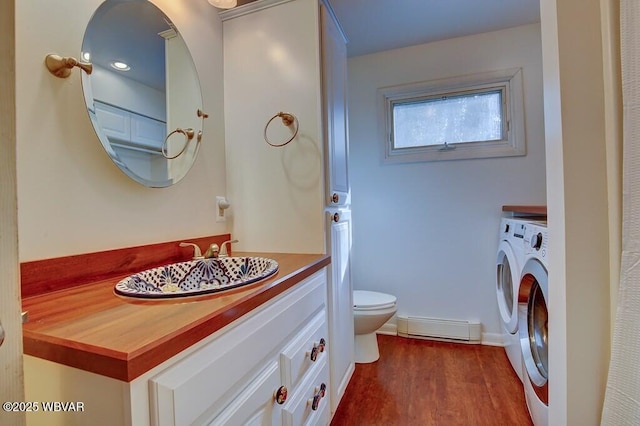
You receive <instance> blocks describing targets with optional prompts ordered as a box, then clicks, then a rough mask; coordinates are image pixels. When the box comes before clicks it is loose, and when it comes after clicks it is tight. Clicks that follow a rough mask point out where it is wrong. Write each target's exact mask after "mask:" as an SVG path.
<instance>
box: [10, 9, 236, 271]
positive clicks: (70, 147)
mask: <svg viewBox="0 0 640 426" xmlns="http://www.w3.org/2000/svg"><path fill="white" fill-rule="evenodd" d="M100 3H101V1H100V0H67V1H65V2H62V3H55V4H54V3H43V2H41V1H35V0H24V1H22V0H21V1H19V2H16V23H17V24H16V39H17V46H18V47H17V49H16V55H17V58H16V61H17V70H18V71H17V81H16V88H17V151H18V153H17V168H18V215H19V239H20V261H23V262H24V261H28V260H35V259H42V258H49V257H57V256H64V255H71V254H77V253H85V252H92V251H98V250H105V249H111V248H119V247H127V246H133V245H140V244H148V243H153V242H161V241H171V240H178V239H187V238H190V237H195V236H202V235H211V234H221V233H224V232H228V228H227V224H224V223H216V222H215V196H216V195H224V191H225V188H226V181H225V150H224V128H223V125H224V122H223V99H222V96H223V81H222V23H221V21H220V18H219V16H218V9H216V8H214V7H211V6H210V5H209V4H208V3H207V2H206V1H205V0H193V1H192V0H154V1H153V3H154V4H156V5H157V6H158V7H159V8H160V9H162V10H163V12H165V14H166V15H167V16H169V17H170V18H171V20H172V21H173V22H174V23H175V25H176V26H177V28H178V29H179V31H180V32H181V34H182V36H183V37H184V39H185V41H186V43H187V45H188V46H189V47H190V49H191V53H192V56H193V58H194V62H195V64H196V68H197V70H198V73H199V75H200V81H201V86H202V92H203V102H204V109H205V111H206V112H208V113H209V119H208V120H207V121H206V123H205V130H204V132H205V133H204V138H203V141H202V147H201V150H200V154H199V157H198V159H197V160H196V162H195V165H194V167H193V168H192V170H191V172H190V173H189V174H188V175H187V176H186V178H185V179H183V180H182V181H181V182H179V183H178V184H177V185H175V186H173V187H170V188H165V189H149V188H145V187H143V186H141V185H139V184H138V183H136V182H134V181H133V180H131V179H129V178H128V177H127V176H126V175H125V174H124V173H122V172H121V171H120V170H119V169H118V167H117V166H116V165H114V164H113V163H112V162H111V160H110V159H109V156H108V155H107V154H106V153H105V152H104V150H103V148H102V146H101V145H100V142H99V141H98V138H97V137H96V135H95V133H94V131H93V128H92V127H91V123H90V121H89V117H88V115H87V112H86V109H85V105H84V99H83V96H82V88H81V78H80V73H79V71H78V70H74V72H73V73H72V75H71V77H70V78H68V79H58V78H56V77H54V76H52V75H51V74H49V72H48V71H47V70H46V68H45V67H44V65H43V62H44V57H45V55H46V54H48V53H52V52H53V53H58V54H60V55H63V56H75V57H79V54H80V48H81V45H82V38H83V35H84V29H85V27H86V25H87V23H88V22H89V19H90V18H91V16H92V14H93V12H94V11H95V10H96V9H97V7H98V6H99V5H100Z"/></svg>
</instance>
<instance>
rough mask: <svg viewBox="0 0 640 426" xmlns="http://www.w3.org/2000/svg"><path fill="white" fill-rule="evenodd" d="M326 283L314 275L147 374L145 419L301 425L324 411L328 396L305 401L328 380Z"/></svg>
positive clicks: (161, 422)
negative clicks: (147, 416) (185, 354)
mask: <svg viewBox="0 0 640 426" xmlns="http://www.w3.org/2000/svg"><path fill="white" fill-rule="evenodd" d="M326 282H327V278H326V274H325V273H322V274H318V275H315V276H314V277H313V278H310V279H308V280H307V281H306V282H305V283H303V284H301V286H300V287H299V288H296V290H294V291H293V292H291V293H290V294H287V295H286V296H285V297H282V298H281V299H279V300H276V301H274V302H272V303H270V305H269V306H267V307H266V308H264V309H261V310H259V311H258V312H256V313H253V314H249V317H248V318H246V319H243V321H242V322H241V323H240V324H237V325H235V326H234V327H233V329H231V330H228V331H227V332H225V333H222V334H221V335H220V336H217V337H216V339H215V340H213V341H212V342H210V343H209V344H207V345H206V346H204V347H202V348H200V349H198V350H197V351H196V352H194V353H192V354H191V355H189V356H188V357H186V358H184V359H182V360H180V361H178V362H176V363H175V364H173V365H171V366H170V367H168V368H166V369H165V370H163V371H162V372H160V373H159V374H157V375H155V376H154V377H152V378H151V379H150V380H149V385H150V395H149V398H150V401H151V412H152V415H153V416H152V423H153V424H158V425H161V426H165V425H185V424H194V423H195V424H214V425H230V424H268V425H276V424H283V421H285V423H284V424H292V425H293V424H295V425H301V424H305V423H307V420H308V418H309V417H310V416H311V415H312V414H315V412H316V411H320V412H322V411H327V412H328V404H327V402H326V401H327V400H328V398H327V399H323V400H322V401H319V404H318V405H317V406H316V407H315V410H312V408H314V407H312V402H309V400H312V399H313V394H314V389H315V388H316V387H320V386H322V384H323V383H324V386H325V387H326V386H328V384H329V374H328V370H327V368H326V366H327V353H328V351H327V349H328V345H327V343H326V341H327V321H326V303H325V292H326ZM321 342H324V343H321ZM279 390H280V393H281V397H280V398H279V397H277V396H276V394H277V393H278V391H279ZM278 399H281V401H280V402H282V404H280V403H279V401H278ZM294 413H295V415H294ZM154 417H155V418H154ZM320 417H322V416H320ZM294 418H296V421H295V422H294V423H291V422H290V421H289V420H292V419H294ZM314 418H315V416H314ZM287 419H289V420H287ZM314 424H315V423H314Z"/></svg>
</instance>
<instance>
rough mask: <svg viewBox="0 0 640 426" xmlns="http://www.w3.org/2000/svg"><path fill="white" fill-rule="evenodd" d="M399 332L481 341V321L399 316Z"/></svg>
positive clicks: (464, 340)
mask: <svg viewBox="0 0 640 426" xmlns="http://www.w3.org/2000/svg"><path fill="white" fill-rule="evenodd" d="M398 334H399V335H401V336H403V335H404V336H415V337H424V338H428V339H436V340H451V341H457V342H468V343H480V340H481V339H482V327H481V325H480V323H479V322H471V321H464V320H448V319H439V318H424V317H401V316H399V317H398Z"/></svg>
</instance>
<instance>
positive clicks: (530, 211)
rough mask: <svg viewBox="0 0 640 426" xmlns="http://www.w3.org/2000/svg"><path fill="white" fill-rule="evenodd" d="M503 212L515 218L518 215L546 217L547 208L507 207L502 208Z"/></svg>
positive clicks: (528, 206)
mask: <svg viewBox="0 0 640 426" xmlns="http://www.w3.org/2000/svg"><path fill="white" fill-rule="evenodd" d="M502 211H503V212H510V213H512V214H514V215H515V216H517V215H518V214H525V215H533V216H547V206H530V205H509V206H502Z"/></svg>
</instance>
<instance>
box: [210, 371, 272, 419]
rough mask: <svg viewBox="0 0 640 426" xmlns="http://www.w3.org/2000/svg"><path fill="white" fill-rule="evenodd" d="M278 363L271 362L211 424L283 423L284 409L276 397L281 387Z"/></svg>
mask: <svg viewBox="0 0 640 426" xmlns="http://www.w3.org/2000/svg"><path fill="white" fill-rule="evenodd" d="M279 373H280V370H279V368H278V363H277V362H276V361H275V360H274V361H272V362H270V363H269V364H268V365H267V367H266V368H265V369H264V371H263V372H262V373H260V375H259V376H258V377H257V378H256V379H255V380H254V381H253V382H251V383H250V384H249V386H247V388H246V389H245V390H244V391H242V393H241V394H240V395H238V397H237V398H235V399H234V401H233V402H232V403H231V404H230V405H229V406H228V407H227V408H225V409H224V411H223V412H222V413H221V414H220V415H219V416H218V417H216V418H215V419H214V420H213V421H212V422H211V423H209V424H210V425H213V426H226V425H276V424H281V423H282V419H281V418H282V409H281V406H280V405H278V404H277V403H276V401H275V398H274V392H275V391H276V390H277V389H278V388H279V387H280V374H279Z"/></svg>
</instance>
